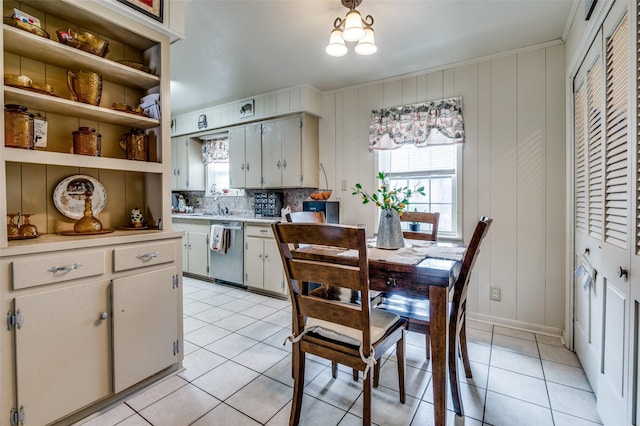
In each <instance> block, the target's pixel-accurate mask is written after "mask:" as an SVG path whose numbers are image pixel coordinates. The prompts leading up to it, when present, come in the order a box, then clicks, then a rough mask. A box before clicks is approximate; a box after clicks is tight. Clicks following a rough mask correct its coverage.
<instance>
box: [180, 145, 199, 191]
mask: <svg viewBox="0 0 640 426" xmlns="http://www.w3.org/2000/svg"><path fill="white" fill-rule="evenodd" d="M186 150H187V153H186V169H187V176H186V183H185V187H184V188H183V189H188V190H189V191H204V163H203V162H202V143H201V142H196V141H193V140H187V146H186Z"/></svg>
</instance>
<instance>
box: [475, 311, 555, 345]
mask: <svg viewBox="0 0 640 426" xmlns="http://www.w3.org/2000/svg"><path fill="white" fill-rule="evenodd" d="M467 318H469V319H472V320H474V321H481V322H486V323H490V324H494V325H500V326H505V327H509V328H515V329H517V330H522V331H529V332H532V333H538V334H544V335H547V336H553V337H559V338H560V339H561V340H562V343H563V344H565V342H564V331H563V330H562V329H560V328H556V327H548V326H545V325H539V324H531V323H528V322H524V321H517V320H511V319H507V318H500V317H494V316H491V315H484V314H478V313H475V312H469V311H467Z"/></svg>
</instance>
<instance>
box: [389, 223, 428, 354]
mask: <svg viewBox="0 0 640 426" xmlns="http://www.w3.org/2000/svg"><path fill="white" fill-rule="evenodd" d="M400 221H401V222H411V223H413V222H417V223H419V224H421V225H423V224H426V225H429V229H427V230H422V229H421V230H420V231H407V230H405V231H403V233H402V234H403V236H404V238H408V239H412V240H423V241H436V240H437V239H438V223H439V222H440V213H438V212H436V213H429V212H404V213H402V216H400ZM378 301H379V302H380V303H378V304H377V307H378V308H381V309H385V310H388V311H391V312H395V313H397V314H399V315H401V316H403V317H404V318H406V319H407V321H408V322H409V326H408V329H409V331H415V332H417V333H422V334H424V336H425V352H426V356H427V359H429V358H431V339H430V338H429V301H428V300H422V299H414V298H412V297H410V296H404V295H401V294H391V295H386V294H385V295H383V297H381V298H380V299H378ZM425 311H426V315H423V314H422V313H424V312H425Z"/></svg>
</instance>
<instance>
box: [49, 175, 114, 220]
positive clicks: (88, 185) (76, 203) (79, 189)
mask: <svg viewBox="0 0 640 426" xmlns="http://www.w3.org/2000/svg"><path fill="white" fill-rule="evenodd" d="M87 190H89V191H91V192H92V193H93V194H92V195H91V210H92V211H93V215H94V216H95V215H97V214H98V213H100V212H101V211H102V209H104V206H105V204H106V203H107V192H106V191H105V189H104V186H102V184H101V183H100V182H98V180H97V179H95V178H93V177H91V176H87V175H73V176H69V177H68V178H65V179H63V180H62V181H61V182H60V183H59V184H58V186H56V189H55V190H54V191H53V203H54V204H55V206H56V208H57V209H58V210H59V211H60V213H62V214H63V215H65V216H66V217H68V218H70V219H76V220H77V219H81V218H82V217H83V216H84V199H85V195H84V193H85V191H87Z"/></svg>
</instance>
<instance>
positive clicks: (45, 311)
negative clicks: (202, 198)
mask: <svg viewBox="0 0 640 426" xmlns="http://www.w3.org/2000/svg"><path fill="white" fill-rule="evenodd" d="M42 238H46V237H45V236H43V237H42ZM76 238H78V239H76ZM49 241H50V244H47V245H46V247H48V249H49V250H47V251H42V252H39V253H25V252H24V250H23V249H24V247H25V246H22V247H21V246H16V247H10V248H7V249H3V250H2V252H0V283H1V287H0V289H1V290H2V294H3V297H2V299H1V307H2V309H3V312H6V314H7V319H8V323H7V325H8V327H9V330H8V331H7V332H6V333H4V334H2V335H0V346H1V347H2V348H3V351H2V357H0V367H1V369H2V371H3V372H4V371H7V372H12V371H15V374H3V375H2V376H1V379H2V380H1V381H0V392H1V393H2V395H3V397H2V398H1V399H0V404H1V405H2V410H3V411H5V412H6V413H9V412H10V411H11V410H14V411H16V410H17V411H19V410H21V409H22V410H24V413H25V414H24V415H25V419H27V420H26V421H25V424H26V425H44V424H51V423H57V422H59V421H62V423H65V422H66V423H69V421H70V420H71V418H70V417H69V416H73V415H75V414H73V413H76V412H77V413H79V414H78V415H84V416H86V415H88V414H91V413H92V412H94V411H95V410H97V409H99V408H101V407H103V406H105V405H107V404H109V403H112V402H114V401H115V400H117V399H122V398H123V397H124V396H125V395H126V394H127V393H130V392H132V391H135V390H137V389H139V388H140V386H141V385H140V383H141V382H143V381H144V380H146V379H148V378H150V377H153V376H154V375H156V374H157V373H160V374H158V377H159V376H161V375H162V373H161V372H162V371H165V370H166V372H167V374H168V373H169V372H172V371H175V370H176V369H177V368H178V366H179V363H180V361H181V360H182V349H181V348H182V274H179V273H178V272H177V271H179V270H180V268H181V267H182V264H181V257H180V255H179V250H180V249H179V244H180V238H179V234H178V233H175V232H155V233H147V234H145V233H141V234H139V235H138V236H137V237H134V236H133V234H131V233H127V232H123V233H122V234H121V235H120V236H119V238H118V239H117V240H116V241H117V242H114V241H113V240H110V239H108V238H103V239H98V240H97V241H96V240H93V239H91V238H88V237H85V238H81V237H73V238H72V239H71V240H69V242H67V243H66V244H63V243H60V242H56V237H50V240H49ZM71 241H73V243H71ZM27 247H28V245H27ZM27 266H29V268H28V269H27ZM45 277H49V278H48V279H45ZM11 324H13V325H11ZM63 419H64V421H63ZM75 420H77V418H76V419H75Z"/></svg>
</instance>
